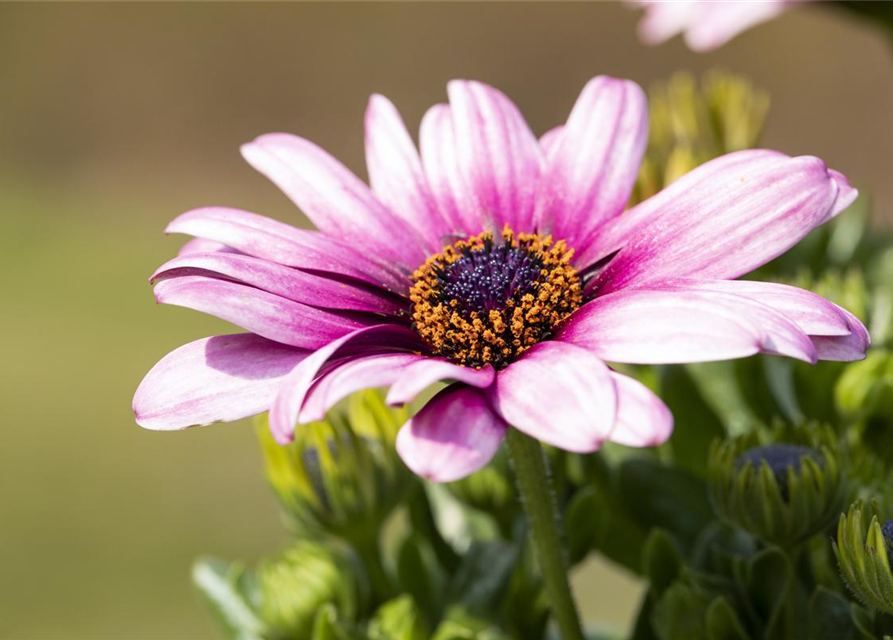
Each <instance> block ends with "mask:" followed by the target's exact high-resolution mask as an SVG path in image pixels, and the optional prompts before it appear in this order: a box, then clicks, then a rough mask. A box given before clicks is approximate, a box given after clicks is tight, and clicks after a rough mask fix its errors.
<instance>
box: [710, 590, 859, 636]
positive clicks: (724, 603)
mask: <svg viewBox="0 0 893 640" xmlns="http://www.w3.org/2000/svg"><path fill="white" fill-rule="evenodd" d="M707 640H750V636H749V635H748V634H747V632H746V631H745V630H744V626H743V625H742V624H741V620H740V619H739V618H738V614H737V613H735V610H734V609H733V608H732V605H730V604H729V601H728V600H726V599H725V598H723V597H722V596H717V597H716V598H715V599H714V600H713V602H711V603H710V606H709V607H707ZM840 640H844V639H843V638H841V639H840Z"/></svg>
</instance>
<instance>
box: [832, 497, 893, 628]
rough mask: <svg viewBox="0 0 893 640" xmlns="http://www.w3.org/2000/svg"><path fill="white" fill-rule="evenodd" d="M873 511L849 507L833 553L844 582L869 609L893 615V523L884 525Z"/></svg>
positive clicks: (838, 530) (855, 504)
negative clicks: (891, 568)
mask: <svg viewBox="0 0 893 640" xmlns="http://www.w3.org/2000/svg"><path fill="white" fill-rule="evenodd" d="M870 511H871V513H870V514H869V510H867V509H865V507H864V505H863V503H862V502H861V501H859V502H856V503H854V504H852V505H851V506H850V508H849V510H848V512H847V513H846V515H843V514H841V516H840V522H839V524H838V525H837V540H836V541H834V543H833V546H834V554H835V555H836V556H837V563H838V565H839V567H840V573H841V575H842V576H843V579H844V581H845V582H846V583H847V585H848V586H849V588H850V589H851V590H852V592H853V593H854V594H855V595H856V597H858V598H859V600H861V601H862V602H863V603H864V604H866V605H868V606H870V607H873V608H875V609H878V610H879V611H883V612H884V613H887V614H893V572H891V570H890V554H891V546H893V521H890V520H887V521H886V522H884V524H881V522H880V519H879V517H878V509H877V505H876V504H874V503H872V505H871V507H870ZM869 515H870V517H871V519H870V521H869V520H868V517H869Z"/></svg>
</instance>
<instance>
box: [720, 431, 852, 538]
mask: <svg viewBox="0 0 893 640" xmlns="http://www.w3.org/2000/svg"><path fill="white" fill-rule="evenodd" d="M774 440H775V442H774V443H772V444H763V443H761V442H760V441H759V437H758V436H757V434H755V433H751V434H748V435H746V436H742V437H739V438H734V439H729V440H726V441H724V442H721V443H715V444H714V445H713V447H712V448H711V454H710V466H709V475H710V497H711V499H712V501H713V504H714V507H715V509H716V511H717V513H718V514H719V515H720V516H721V517H722V518H724V519H726V520H728V521H730V522H731V523H732V524H735V525H737V526H739V527H741V528H742V529H744V530H745V531H748V532H749V533H752V534H753V535H755V536H756V537H758V538H760V539H761V540H763V541H765V542H770V543H773V544H777V545H779V546H782V547H791V546H793V545H796V544H798V543H800V542H802V541H804V540H806V539H807V538H809V537H811V536H813V535H815V534H817V533H819V532H820V531H822V530H823V529H825V528H826V527H827V526H829V525H830V524H831V523H832V522H833V521H834V518H835V517H836V516H837V514H838V513H840V509H841V506H842V504H843V501H844V499H845V496H846V482H845V479H844V476H843V474H842V473H841V471H840V466H839V463H838V460H839V458H838V453H837V451H838V441H837V436H836V434H835V433H834V431H833V430H831V429H830V428H827V427H818V426H815V425H813V426H805V427H800V428H778V429H776V432H775V438H774Z"/></svg>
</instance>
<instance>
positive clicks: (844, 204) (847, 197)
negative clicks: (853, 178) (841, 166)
mask: <svg viewBox="0 0 893 640" xmlns="http://www.w3.org/2000/svg"><path fill="white" fill-rule="evenodd" d="M828 175H829V176H831V179H832V180H834V182H836V183H837V189H838V191H837V200H836V201H835V202H834V208H833V209H832V210H831V217H832V218H834V217H836V216H837V215H838V214H839V213H841V212H842V211H845V210H846V209H847V208H848V207H849V206H850V205H851V204H853V203H854V202H855V201H856V198H858V197H859V190H858V189H856V188H855V187H853V186H852V185H851V184H850V181H849V180H847V177H846V176H845V175H843V174H842V173H841V172H840V171H835V170H834V169H828Z"/></svg>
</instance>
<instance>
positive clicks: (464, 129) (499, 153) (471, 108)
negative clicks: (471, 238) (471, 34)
mask: <svg viewBox="0 0 893 640" xmlns="http://www.w3.org/2000/svg"><path fill="white" fill-rule="evenodd" d="M447 89H448V92H449V96H450V107H451V109H452V116H453V125H454V127H455V137H456V153H457V157H458V161H459V170H460V172H461V174H462V176H463V178H464V179H465V182H466V183H467V184H468V186H469V188H470V190H471V192H472V194H473V195H474V198H475V203H476V205H477V211H478V216H479V217H480V219H481V225H480V226H481V227H482V228H488V229H491V230H494V231H496V232H499V231H501V230H502V227H503V225H504V224H509V225H511V227H512V228H513V229H514V230H515V231H517V232H530V231H532V230H533V213H534V207H535V206H536V186H537V182H538V181H539V176H540V170H541V165H542V162H543V158H542V152H541V150H540V147H539V144H538V143H537V140H536V138H535V137H534V135H533V133H532V132H531V131H530V128H529V127H528V126H527V123H526V122H525V121H524V118H523V117H522V116H521V113H520V112H519V111H518V108H517V107H516V106H515V105H514V104H512V102H511V100H509V99H508V98H507V97H506V96H505V95H504V94H502V93H500V92H499V91H497V90H496V89H493V88H492V87H489V86H487V85H485V84H482V83H480V82H472V81H466V80H453V81H451V82H450V83H449V85H448V87H447Z"/></svg>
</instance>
